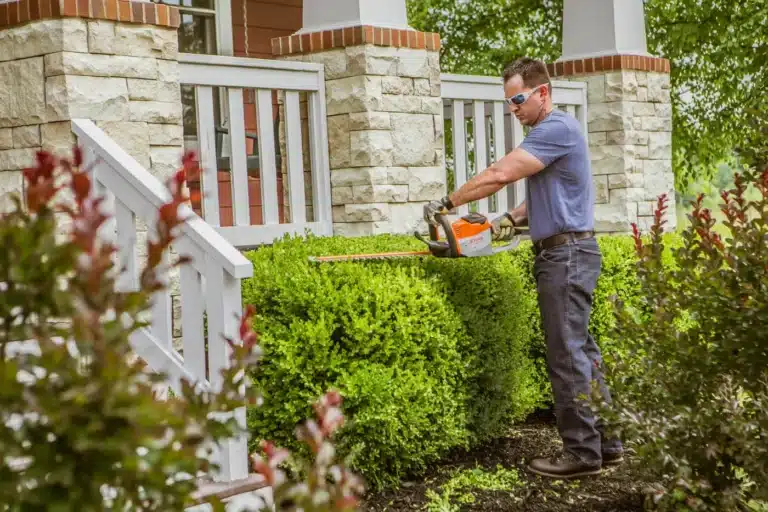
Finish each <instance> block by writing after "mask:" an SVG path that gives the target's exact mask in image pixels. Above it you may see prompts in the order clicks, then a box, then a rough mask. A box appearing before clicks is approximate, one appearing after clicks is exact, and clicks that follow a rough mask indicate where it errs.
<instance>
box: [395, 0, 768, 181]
mask: <svg viewBox="0 0 768 512" xmlns="http://www.w3.org/2000/svg"><path fill="white" fill-rule="evenodd" d="M645 12H646V26H647V35H648V50H649V52H650V53H651V54H653V55H658V56H661V57H665V58H668V59H670V61H671V68H672V73H671V83H672V103H673V109H674V114H673V122H674V133H673V145H674V146H673V147H674V157H673V160H674V161H673V165H674V169H675V174H676V177H677V185H678V188H679V189H681V190H682V189H684V188H685V187H686V186H687V185H689V184H690V183H692V182H693V181H695V180H696V179H697V178H705V179H706V178H709V172H710V171H711V170H713V169H715V168H716V165H715V164H717V163H719V162H722V161H729V160H733V159H734V158H736V157H738V158H740V159H741V160H743V161H744V162H745V163H747V164H749V165H757V166H758V167H759V166H760V165H761V164H762V163H765V162H766V161H768V142H766V140H768V137H766V135H768V123H767V121H766V117H767V116H768V113H767V112H768V100H766V99H765V96H766V95H765V94H764V91H766V90H768V3H766V2H765V1H764V0H745V1H743V2H739V3H734V2H730V1H727V0H708V1H706V2H700V1H698V0H645ZM562 13H563V0H483V1H459V2H456V1H454V0H408V14H409V22H410V24H411V26H413V27H414V28H418V29H420V30H427V31H434V32H438V33H439V34H440V36H441V39H442V44H443V47H442V49H441V65H442V68H443V71H444V72H451V73H469V74H484V75H495V76H498V75H499V74H500V73H501V70H502V68H503V66H504V64H506V63H507V62H509V61H511V60H513V59H515V58H517V57H520V56H523V55H527V56H530V57H534V58H539V59H543V60H545V61H547V62H552V61H554V60H555V59H557V58H559V57H560V55H561V39H562V36H561V34H562ZM734 149H735V151H734Z"/></svg>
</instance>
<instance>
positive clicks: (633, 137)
mask: <svg viewBox="0 0 768 512" xmlns="http://www.w3.org/2000/svg"><path fill="white" fill-rule="evenodd" d="M564 14H565V16H564V21H563V23H564V25H563V26H564V30H563V33H564V36H563V57H562V58H561V59H560V60H558V61H557V62H555V63H553V64H549V72H550V74H551V75H552V78H553V79H554V80H575V81H581V82H586V83H587V87H588V98H587V112H588V131H589V144H590V151H591V153H592V173H593V175H594V180H595V188H596V205H595V221H596V224H595V227H596V229H597V231H599V232H602V233H626V232H628V231H630V230H631V224H632V223H634V222H636V223H638V225H639V227H640V228H641V229H642V230H646V229H647V228H648V227H649V226H650V224H651V222H652V221H653V211H654V206H655V204H656V199H657V198H658V196H659V195H660V194H663V193H666V194H667V195H668V196H669V202H668V205H669V210H668V211H667V217H666V220H667V222H668V224H666V226H665V228H666V229H668V230H672V229H674V228H675V225H676V214H675V190H674V174H673V171H672V104H671V100H670V81H669V72H670V63H669V61H668V60H667V59H663V58H658V57H652V56H649V55H648V54H647V52H646V51H645V33H644V27H645V24H644V19H643V16H642V0H632V1H631V2H627V1H626V0H622V1H619V0H589V1H585V0H566V1H565V10H564ZM584 16H587V17H588V19H589V20H591V21H590V23H585V22H584V21H583V19H582V18H583V17H584Z"/></svg>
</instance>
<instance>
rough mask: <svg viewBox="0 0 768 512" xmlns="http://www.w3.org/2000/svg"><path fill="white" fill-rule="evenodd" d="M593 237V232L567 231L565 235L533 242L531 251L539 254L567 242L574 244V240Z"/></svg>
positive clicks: (560, 234)
mask: <svg viewBox="0 0 768 512" xmlns="http://www.w3.org/2000/svg"><path fill="white" fill-rule="evenodd" d="M593 236H595V232H594V231H569V232H567V233H558V234H557V235H552V236H550V237H548V238H542V239H541V240H537V241H536V242H533V251H534V252H535V253H536V254H539V253H540V252H541V251H543V250H545V249H551V248H553V247H557V246H558V245H563V244H565V243H568V242H575V241H576V240H584V239H585V238H591V237H593Z"/></svg>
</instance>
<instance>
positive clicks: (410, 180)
mask: <svg viewBox="0 0 768 512" xmlns="http://www.w3.org/2000/svg"><path fill="white" fill-rule="evenodd" d="M439 47H440V44H439V38H438V37H437V34H425V33H422V32H415V31H405V30H402V31H401V30H392V29H380V28H378V27H355V28H348V29H343V30H334V31H326V32H322V33H315V34H303V35H301V36H298V35H297V36H289V37H284V38H278V39H274V40H273V52H274V53H275V54H276V55H277V56H278V58H281V59H288V60H301V61H307V62H320V63H323V64H324V65H325V80H326V108H327V112H326V113H327V116H328V139H329V156H330V168H331V188H332V203H333V221H334V233H335V234H338V235H342V236H362V235H371V234H379V233H406V232H412V231H413V230H414V229H416V228H419V227H422V226H421V217H422V207H423V205H424V204H425V203H426V202H427V201H429V200H432V199H438V198H440V197H442V196H443V195H444V194H445V190H446V184H445V182H446V177H445V168H444V160H445V157H444V154H443V153H444V151H443V117H442V105H443V103H442V98H441V93H440V65H439V54H438V51H439Z"/></svg>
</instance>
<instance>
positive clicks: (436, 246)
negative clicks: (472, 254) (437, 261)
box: [417, 213, 459, 258]
mask: <svg viewBox="0 0 768 512" xmlns="http://www.w3.org/2000/svg"><path fill="white" fill-rule="evenodd" d="M435 220H436V221H437V222H438V223H439V224H440V226H442V228H443V231H445V238H446V240H447V241H448V242H447V243H446V242H441V241H440V232H439V231H438V226H434V225H432V224H429V238H430V241H429V242H427V241H426V240H423V241H424V242H426V243H427V245H428V246H429V248H430V249H431V250H432V254H434V255H435V256H438V257H449V258H458V257H459V244H458V242H457V241H456V236H455V235H454V233H453V230H452V229H451V223H450V221H449V220H448V216H447V215H445V214H442V213H436V214H435ZM417 237H418V238H420V239H421V237H420V236H419V235H418V234H417Z"/></svg>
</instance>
